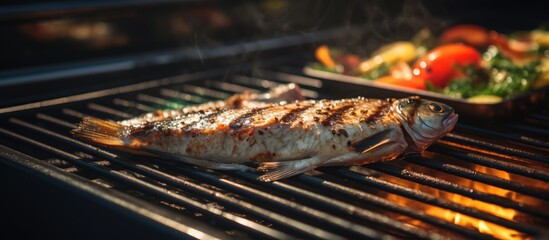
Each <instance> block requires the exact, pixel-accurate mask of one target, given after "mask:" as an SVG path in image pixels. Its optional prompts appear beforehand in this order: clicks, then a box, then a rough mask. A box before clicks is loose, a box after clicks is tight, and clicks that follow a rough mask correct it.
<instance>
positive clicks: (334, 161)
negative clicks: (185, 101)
mask: <svg viewBox="0 0 549 240" xmlns="http://www.w3.org/2000/svg"><path fill="white" fill-rule="evenodd" d="M456 121H457V115H456V114H454V113H453V110H452V109H451V108H450V107H449V106H446V105H444V104H440V103H435V102H431V101H426V100H421V99H419V98H406V99H401V100H389V101H386V100H378V99H364V98H354V99H344V100H336V101H331V100H320V101H315V100H308V101H296V102H292V103H286V104H273V105H269V106H263V107H258V108H250V109H222V110H208V111H199V112H196V113H189V114H185V115H181V116H177V117H174V118H170V119H167V120H165V121H156V122H148V123H146V124H140V125H137V126H124V125H122V124H120V123H116V122H111V121H105V120H99V119H85V120H83V122H82V123H81V124H80V126H79V127H78V128H77V129H75V130H74V134H75V135H76V136H78V137H81V138H85V139H88V140H91V141H95V142H98V143H101V144H106V145H115V146H124V147H129V148H132V149H147V150H152V151H155V152H162V153H169V154H173V155H174V156H180V157H182V158H185V157H188V158H192V159H195V160H197V161H198V162H199V161H204V162H208V163H219V164H221V165H223V164H241V163H247V162H258V163H260V167H259V169H260V170H265V171H268V173H267V174H265V175H263V176H262V177H261V178H260V179H262V180H265V181H272V180H277V179H281V178H285V177H289V176H292V175H295V174H298V173H302V172H306V171H308V170H312V169H314V168H316V167H319V166H329V165H360V164H365V163H371V162H377V161H385V160H392V159H395V158H396V157H398V156H400V155H402V154H404V153H408V152H422V151H423V150H424V149H425V148H426V147H428V146H429V145H430V144H432V143H433V142H435V141H436V140H438V139H439V138H440V137H442V136H444V135H445V134H446V133H447V132H448V131H450V130H451V129H452V128H453V126H454V125H455V123H456ZM207 166H208V167H213V168H216V166H215V164H214V165H211V164H209V165H207ZM223 166H225V165H223ZM220 168H223V167H220Z"/></svg>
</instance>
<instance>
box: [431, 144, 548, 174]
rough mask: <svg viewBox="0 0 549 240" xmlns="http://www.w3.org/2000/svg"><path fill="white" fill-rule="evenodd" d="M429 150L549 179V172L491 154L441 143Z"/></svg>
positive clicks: (516, 172) (512, 171)
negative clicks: (444, 145) (472, 151)
mask: <svg viewBox="0 0 549 240" xmlns="http://www.w3.org/2000/svg"><path fill="white" fill-rule="evenodd" d="M429 150H430V151H434V152H438V153H443V154H445V155H447V156H451V157H455V158H458V159H462V160H464V161H467V162H471V163H475V164H479V165H483V166H488V167H491V168H496V169H499V170H503V171H507V172H510V173H515V174H519V175H522V176H525V177H530V178H534V179H538V180H542V181H549V173H546V172H543V171H540V170H537V169H534V168H530V167H527V166H524V165H520V164H515V163H511V162H506V161H502V160H498V159H495V158H493V157H490V156H485V155H481V154H477V153H467V152H459V151H454V150H452V149H450V148H447V147H443V146H440V145H434V146H432V147H431V148H429Z"/></svg>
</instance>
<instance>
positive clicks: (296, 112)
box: [280, 105, 312, 123]
mask: <svg viewBox="0 0 549 240" xmlns="http://www.w3.org/2000/svg"><path fill="white" fill-rule="evenodd" d="M311 107H312V105H309V106H305V107H298V108H294V109H292V110H291V111H290V112H288V113H286V114H285V115H284V116H283V117H282V118H281V119H280V122H282V123H290V122H293V121H295V120H296V119H297V118H298V117H299V116H300V115H301V114H302V113H303V112H305V111H307V110H308V109H309V108H311Z"/></svg>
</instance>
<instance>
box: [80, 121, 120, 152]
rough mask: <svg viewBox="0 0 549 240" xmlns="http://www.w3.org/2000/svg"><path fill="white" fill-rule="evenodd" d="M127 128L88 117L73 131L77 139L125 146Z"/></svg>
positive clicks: (112, 122)
mask: <svg viewBox="0 0 549 240" xmlns="http://www.w3.org/2000/svg"><path fill="white" fill-rule="evenodd" d="M125 129H126V127H125V126H123V125H121V124H119V123H117V122H114V121H110V120H102V119H98V118H92V117H86V118H84V119H82V122H80V124H79V125H78V127H77V128H75V129H74V130H72V134H73V136H75V137H78V138H82V139H86V140H88V141H92V142H97V143H101V144H105V145H110V146H125V145H126V142H125V141H124V139H123V132H124V130H125Z"/></svg>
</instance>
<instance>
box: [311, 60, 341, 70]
mask: <svg viewBox="0 0 549 240" xmlns="http://www.w3.org/2000/svg"><path fill="white" fill-rule="evenodd" d="M309 67H310V68H312V69H315V70H319V71H324V72H333V73H337V72H336V71H335V70H334V69H332V68H329V67H326V66H324V65H322V63H317V62H316V63H311V64H309Z"/></svg>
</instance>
